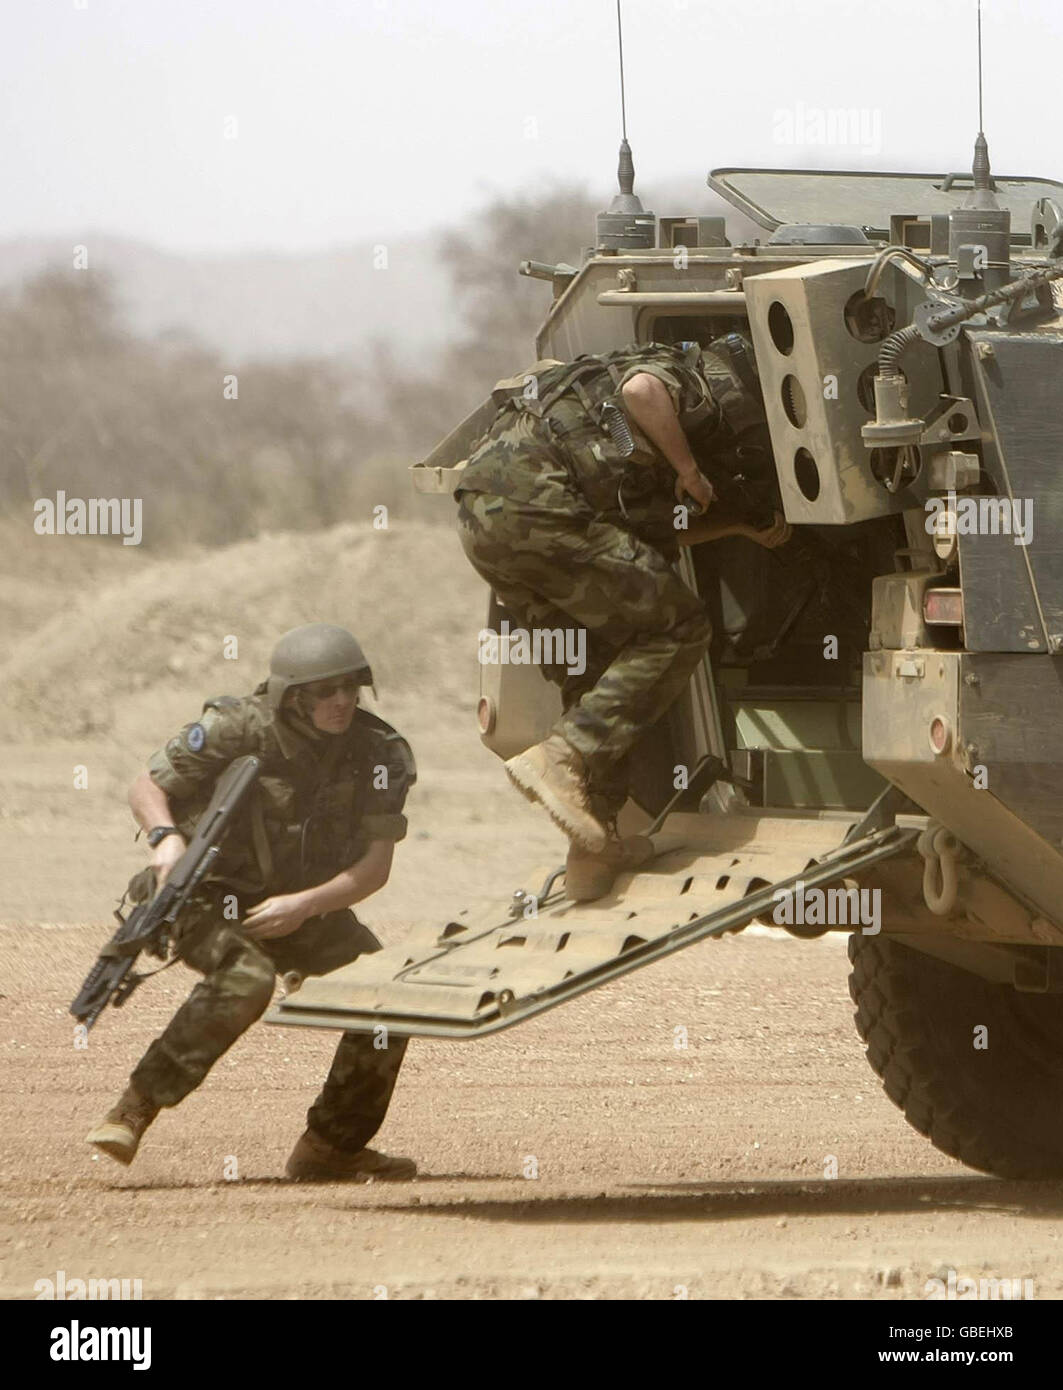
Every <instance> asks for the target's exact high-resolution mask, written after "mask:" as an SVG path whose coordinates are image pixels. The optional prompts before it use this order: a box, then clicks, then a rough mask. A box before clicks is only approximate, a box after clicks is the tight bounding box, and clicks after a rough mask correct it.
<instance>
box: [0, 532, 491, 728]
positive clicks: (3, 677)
mask: <svg viewBox="0 0 1063 1390" xmlns="http://www.w3.org/2000/svg"><path fill="white" fill-rule="evenodd" d="M59 543H60V538H43V539H42V541H40V542H39V543H38V547H34V556H35V563H34V565H33V569H34V574H35V581H36V582H35V584H34V585H33V587H32V588H31V587H30V586H29V585H28V584H26V583H25V575H26V573H27V564H26V556H25V555H24V554H23V555H20V556H17V557H14V558H12V557H9V558H8V560H7V561H5V562H4V566H3V567H4V568H5V569H6V568H8V567H9V566H10V567H11V568H12V569H14V570H15V573H16V574H21V575H22V576H23V584H22V586H21V587H20V588H19V589H18V590H13V589H10V588H9V589H8V595H9V600H8V604H7V609H6V611H5V612H4V613H3V614H0V617H3V619H4V622H5V630H6V631H7V632H8V633H9V634H11V638H9V643H8V645H7V647H6V650H5V651H4V652H3V655H2V658H0V692H2V693H0V728H2V730H3V733H2V737H3V738H4V739H5V740H8V741H10V740H12V739H28V738H45V739H47V738H54V737H70V736H73V737H82V736H93V735H95V736H100V735H104V736H107V735H110V736H119V737H121V736H122V735H124V734H128V733H131V732H134V731H135V730H137V729H139V726H140V724H141V717H142V715H143V714H145V713H147V711H149V710H150V711H151V723H152V724H154V725H156V726H158V723H159V715H160V713H161V714H163V716H164V717H167V716H170V714H171V711H173V712H174V713H176V711H177V710H178V709H181V710H184V709H187V710H188V711H189V713H188V714H187V716H186V717H188V718H193V717H194V715H195V713H196V712H198V710H199V707H200V705H201V703H202V700H203V699H204V698H205V697H206V696H207V695H210V694H242V693H245V692H247V691H249V690H251V689H252V688H253V687H254V686H255V685H256V684H257V682H258V681H259V680H261V679H262V677H263V676H264V675H265V673H266V671H267V669H268V661H269V652H270V649H271V647H272V646H273V643H274V642H275V641H276V639H277V637H278V636H279V635H280V633H282V632H284V631H285V630H286V629H287V628H290V627H294V626H296V625H297V624H299V623H306V622H318V621H324V622H336V623H341V624H343V625H344V626H346V627H349V628H351V629H352V630H353V631H354V632H356V633H357V634H358V636H359V638H360V639H361V641H362V643H363V645H364V647H365V650H366V653H367V655H368V656H369V659H370V661H371V663H372V666H373V671H374V674H375V676H376V679H377V685H378V689H379V690H380V692H381V695H382V699H383V700H384V702H385V703H391V702H392V700H398V701H399V702H400V703H403V704H404V703H406V701H407V700H409V699H410V698H412V697H418V698H421V699H431V700H433V701H435V702H439V701H442V702H443V704H444V705H445V706H449V707H450V708H451V709H452V710H453V709H456V708H458V707H459V706H460V707H461V708H463V709H464V710H467V709H468V704H469V701H470V699H471V698H472V696H473V694H474V692H475V688H476V645H475V644H476V632H477V630H478V628H479V626H480V621H481V617H480V615H481V613H482V612H483V611H484V608H485V593H484V588H483V585H482V584H481V583H480V581H479V580H478V579H477V577H476V575H475V574H474V573H473V572H472V571H471V570H470V568H469V566H468V563H467V562H466V560H465V558H464V556H463V555H462V553H461V548H460V546H459V545H458V543H457V541H456V539H455V537H454V535H453V533H452V531H451V530H450V529H449V528H448V527H443V526H433V525H430V524H427V523H423V522H403V523H399V524H393V525H392V527H391V528H390V529H387V530H374V529H373V527H372V526H371V525H354V524H345V525H342V526H337V527H335V528H332V529H330V530H327V531H322V532H317V533H313V534H299V533H286V534H280V535H266V536H262V537H259V538H258V539H256V540H253V541H244V542H241V543H239V544H237V545H233V546H229V547H223V548H220V549H211V550H203V549H199V550H195V551H189V552H187V553H184V554H182V555H180V556H178V557H175V558H169V559H154V560H151V561H149V562H148V563H145V559H146V557H142V556H140V555H139V554H137V553H136V551H135V550H134V549H133V548H132V547H129V548H126V549H124V550H123V548H122V547H120V546H116V545H115V543H114V542H113V541H110V542H105V543H102V544H107V545H109V546H110V553H109V554H102V555H101V553H100V551H101V548H102V547H101V543H100V542H94V541H92V540H88V541H87V542H86V540H84V539H82V538H66V539H65V540H63V541H62V542H61V543H62V547H63V548H62V550H60V549H59ZM45 545H48V546H49V549H48V551H47V553H45V551H44V546H45Z"/></svg>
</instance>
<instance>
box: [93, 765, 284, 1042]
mask: <svg viewBox="0 0 1063 1390" xmlns="http://www.w3.org/2000/svg"><path fill="white" fill-rule="evenodd" d="M261 766H262V764H261V762H260V760H259V759H258V758H254V757H251V756H247V757H243V758H237V759H235V761H234V762H232V763H230V765H229V766H228V767H227V768H226V770H225V772H224V773H223V774H222V775H221V777H219V778H218V782H217V785H216V786H215V788H214V795H213V796H212V797H211V799H210V805H209V806H208V807H207V809H206V810H205V811H204V812H203V815H202V816H201V817H200V820H199V823H198V825H197V826H196V830H195V834H194V835H193V836H192V840H191V843H190V844H189V846H188V848H187V849H186V850H185V852H184V854H182V855H181V857H180V859H179V860H178V861H177V863H176V864H175V865H174V866H173V868H172V869H171V871H170V875H169V877H168V878H167V880H166V882H165V883H164V884H163V885H162V887H161V888H160V889H159V890H158V892H157V893H156V894H155V896H154V897H153V898H152V899H151V900H150V902H146V903H140V904H139V905H138V906H137V907H135V908H134V909H133V911H132V912H130V914H129V916H128V917H125V918H123V917H122V915H121V912H120V911H119V912H116V913H115V916H116V917H117V918H118V920H119V922H120V923H121V926H120V927H119V928H118V930H117V931H116V932H115V934H114V936H113V937H112V938H111V939H110V941H109V942H108V943H107V945H106V946H105V947H104V948H103V950H102V951H101V952H100V955H99V959H98V960H97V961H96V964H95V965H94V966H93V967H92V969H91V970H90V971H89V973H88V975H87V977H86V979H85V983H84V984H83V985H82V986H81V989H80V990H79V991H78V995H77V998H76V999H75V1000H74V1002H73V1003H72V1004H71V1006H70V1012H71V1013H72V1014H73V1015H74V1017H75V1018H76V1019H77V1020H78V1022H79V1023H82V1024H84V1025H85V1027H86V1028H91V1027H92V1025H93V1024H94V1023H95V1022H96V1020H97V1018H99V1016H100V1014H101V1013H102V1012H103V1010H104V1009H105V1008H106V1007H107V1005H108V1004H109V1003H110V1002H111V1001H112V1000H113V1001H114V1005H115V1008H117V1007H118V1006H119V1005H120V1004H124V1003H125V1001H126V1000H127V999H128V998H129V996H130V995H131V994H132V993H133V991H134V990H135V989H136V987H137V985H139V984H140V982H141V981H142V980H144V979H146V978H147V976H146V975H137V974H134V973H133V965H134V964H135V962H136V958H137V956H138V955H139V954H140V952H141V951H147V952H148V953H149V954H150V955H153V956H157V957H158V958H159V959H165V956H166V952H167V949H168V947H169V943H170V936H171V933H172V931H173V926H174V923H175V922H176V921H177V917H178V915H179V913H180V911H181V909H182V907H184V905H185V903H186V902H187V900H188V898H189V897H190V896H191V894H192V893H193V892H194V891H195V889H196V888H197V886H198V885H199V884H200V883H201V882H202V881H203V879H204V877H205V876H206V875H207V874H208V873H209V872H210V869H211V867H212V865H213V864H214V861H215V860H216V859H217V857H218V853H219V851H220V847H221V841H222V838H223V837H224V835H225V832H226V831H227V830H228V828H229V826H230V824H231V823H232V820H233V817H234V816H235V814H236V812H237V810H238V809H239V807H240V805H241V803H242V802H243V800H244V798H245V797H246V796H247V794H248V792H249V791H250V790H251V787H252V786H253V785H254V781H255V778H256V777H257V776H258V774H259V770H260V768H261ZM149 973H154V972H149Z"/></svg>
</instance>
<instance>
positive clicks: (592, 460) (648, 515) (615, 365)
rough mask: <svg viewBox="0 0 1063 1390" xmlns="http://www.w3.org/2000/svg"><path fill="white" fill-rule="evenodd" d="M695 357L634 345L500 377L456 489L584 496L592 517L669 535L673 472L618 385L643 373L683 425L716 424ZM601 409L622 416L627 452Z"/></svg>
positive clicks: (548, 502) (552, 504) (538, 499)
mask: <svg viewBox="0 0 1063 1390" xmlns="http://www.w3.org/2000/svg"><path fill="white" fill-rule="evenodd" d="M696 357H697V355H696V353H695V354H691V353H688V352H685V351H684V350H682V349H680V348H678V347H671V346H669V345H667V344H662V343H645V344H635V345H632V346H631V347H629V348H625V349H623V350H621V351H620V352H615V353H606V354H603V355H601V356H597V357H594V356H585V357H580V358H577V359H576V360H575V362H573V363H569V364H563V363H557V362H539V363H536V364H535V365H534V367H532V368H529V369H528V371H526V372H524V373H520V374H518V375H517V376H515V377H510V378H508V379H506V380H504V381H500V382H499V383H498V385H497V386H496V387H495V390H494V392H493V393H492V394H493V395H494V398H495V400H496V401H497V402H498V403H499V406H500V409H499V414H498V415H497V417H496V418H495V420H494V421H493V422H492V424H491V426H490V428H489V429H488V432H487V434H486V435H485V436H484V438H483V440H481V441H480V442H479V444H478V446H477V447H476V449H475V450H474V452H473V454H472V456H471V457H470V459H469V462H468V464H467V465H466V467H465V469H464V471H463V473H462V476H461V481H460V483H459V485H458V489H457V493H456V495H457V496H460V495H461V493H462V492H487V493H491V494H493V495H494V496H496V497H509V498H512V499H513V500H515V501H519V502H527V503H530V504H532V505H535V506H540V507H546V508H551V509H555V508H560V509H564V510H571V509H572V507H573V503H576V505H577V506H578V504H579V503H580V501H581V500H582V502H583V503H584V504H586V506H588V507H589V508H590V510H591V512H592V513H593V514H594V515H595V516H597V517H600V518H601V519H603V520H607V521H611V522H613V523H614V524H617V525H621V526H624V527H626V528H627V529H629V530H632V531H635V532H636V533H637V534H639V535H641V536H644V537H645V538H646V539H648V540H657V541H660V542H663V541H667V540H672V539H674V536H675V530H674V524H675V513H674V508H675V505H676V502H675V496H674V487H675V472H674V470H673V469H672V468H671V466H670V465H669V463H668V462H667V460H666V459H665V458H664V456H663V455H662V454H661V453H660V452H659V451H658V450H657V449H656V448H655V447H654V446H653V444H652V443H651V442H650V441H649V439H647V438H646V436H645V435H644V434H643V433H642V432H641V431H640V430H639V428H638V426H637V425H636V424H635V422H634V420H632V419H631V417H630V415H629V414H628V412H627V409H626V407H625V404H624V401H623V396H622V394H621V391H622V388H623V386H624V384H625V382H627V381H628V380H630V378H631V377H633V376H635V375H637V374H638V373H640V372H646V373H648V374H649V375H651V376H655V377H657V378H658V379H659V380H660V381H662V382H663V383H664V385H665V386H666V387H667V388H668V393H669V395H670V396H671V399H672V404H673V406H674V407H675V410H676V413H677V415H678V416H679V421H680V424H681V425H682V426H683V427H684V428H688V427H690V426H691V425H692V424H693V423H694V422H698V423H699V424H704V423H705V422H706V421H708V423H709V424H710V425H711V424H712V423H713V421H715V422H716V423H718V422H719V420H720V419H721V414H720V408H719V405H718V404H717V401H716V399H715V397H714V395H713V392H712V391H711V390H710V387H709V383H708V382H707V381H706V378H705V375H704V373H703V371H701V370H698V368H697V366H696V365H695V362H696ZM581 368H582V369H583V370H582V371H580V369H581ZM573 376H575V377H576V380H575V381H574V382H572V383H571V384H568V385H566V384H565V383H566V381H568V380H569V379H570V378H572V377H573ZM559 385H560V387H561V389H560V392H559V390H558V388H559ZM603 407H604V408H606V409H608V408H610V407H615V408H616V409H617V410H618V411H619V412H621V413H622V414H623V416H624V419H625V420H626V423H627V428H628V431H629V432H630V438H631V444H632V445H633V446H634V447H633V448H631V449H630V450H629V451H625V449H624V448H623V447H622V446H621V445H620V444H619V443H618V442H617V439H616V437H615V435H613V434H610V432H609V431H608V430H607V429H606V427H605V425H604V423H603V413H602V412H603Z"/></svg>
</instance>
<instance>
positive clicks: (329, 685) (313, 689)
mask: <svg viewBox="0 0 1063 1390" xmlns="http://www.w3.org/2000/svg"><path fill="white" fill-rule="evenodd" d="M360 684H361V682H360V681H356V680H355V679H354V678H353V676H346V677H345V678H344V679H343V680H338V681H314V682H312V683H311V684H310V685H304V686H303V687H302V689H303V691H304V692H305V693H306V694H307V695H309V696H310V698H311V700H331V699H332V697H333V695H336V694H338V693H339V692H340V691H342V692H343V694H344V695H348V694H350V692H351V691H352V690H354V691H357V690H358V687H359V685H360Z"/></svg>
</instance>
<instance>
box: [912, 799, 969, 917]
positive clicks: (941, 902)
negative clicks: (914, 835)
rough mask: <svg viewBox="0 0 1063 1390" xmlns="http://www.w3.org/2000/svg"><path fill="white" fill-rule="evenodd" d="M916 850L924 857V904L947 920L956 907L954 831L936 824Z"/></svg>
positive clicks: (923, 835)
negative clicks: (947, 916) (946, 917)
mask: <svg viewBox="0 0 1063 1390" xmlns="http://www.w3.org/2000/svg"><path fill="white" fill-rule="evenodd" d="M915 847H916V849H917V850H918V851H919V853H920V854H921V855H922V856H923V900H924V901H925V903H926V905H927V907H928V908H929V909H930V911H931V912H933V913H935V914H936V916H938V917H944V916H946V915H947V914H948V913H950V912H951V911H952V909H953V908H954V907H955V906H956V891H957V886H958V876H957V872H956V852H957V850H958V848H959V844H958V841H957V840H956V837H955V836H954V835H953V833H952V831H951V830H947V829H946V828H945V826H943V825H938V824H937V823H936V822H934V821H932V822H931V823H930V824H929V825H928V826H927V828H926V829H925V830H924V831H923V832H922V834H921V835H920V836H919V839H918V840H917V841H916V842H915Z"/></svg>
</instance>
